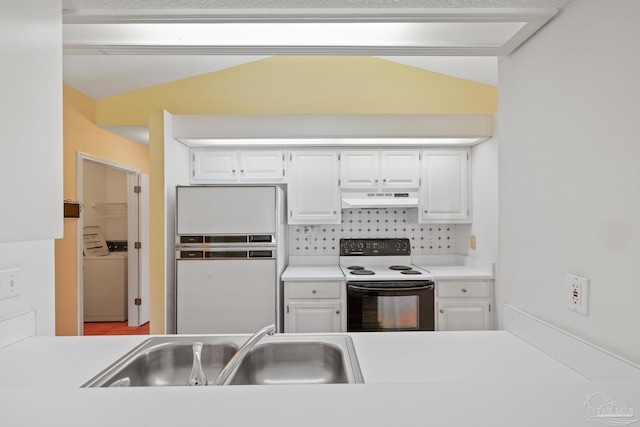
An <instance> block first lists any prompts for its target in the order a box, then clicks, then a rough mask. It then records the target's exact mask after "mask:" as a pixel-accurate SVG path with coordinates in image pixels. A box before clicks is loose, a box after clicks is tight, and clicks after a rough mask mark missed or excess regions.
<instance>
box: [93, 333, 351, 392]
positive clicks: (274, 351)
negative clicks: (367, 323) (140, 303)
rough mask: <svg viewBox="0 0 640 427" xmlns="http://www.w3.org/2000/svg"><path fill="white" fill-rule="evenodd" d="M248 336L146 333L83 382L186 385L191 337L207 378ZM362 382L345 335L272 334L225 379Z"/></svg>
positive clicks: (256, 382)
mask: <svg viewBox="0 0 640 427" xmlns="http://www.w3.org/2000/svg"><path fill="white" fill-rule="evenodd" d="M247 338H248V336H246V335H238V336H235V335H220V336H215V335H208V336H179V337H178V336H175V337H171V336H166V337H154V338H149V339H148V340H146V341H144V342H143V343H141V344H140V345H139V346H137V347H135V348H134V349H133V350H131V351H130V352H129V353H127V354H125V355H124V356H123V357H122V358H120V359H119V360H117V361H116V362H115V363H113V364H112V365H111V366H109V367H107V368H106V369H105V370H104V371H102V372H100V373H99V374H97V375H96V376H95V377H93V378H92V379H91V380H89V381H87V382H86V383H85V384H83V385H82V387H112V386H130V387H136V386H184V385H187V383H188V380H189V375H190V372H191V367H192V362H193V344H194V343H195V342H202V344H203V346H202V367H203V369H204V372H205V374H206V377H207V378H208V379H209V380H212V379H214V378H216V377H217V376H218V374H219V373H220V371H221V370H222V368H223V367H224V366H225V365H226V363H227V362H228V361H229V359H231V357H232V356H233V354H234V353H235V351H236V350H237V349H238V348H239V347H240V346H241V345H242V344H243V343H244V342H245V341H246V340H247ZM362 382H364V380H363V377H362V373H361V371H360V365H359V364H358V359H357V356H356V353H355V348H354V347H353V343H352V341H351V338H350V337H349V336H347V335H341V334H335V335H297V334H292V335H288V334H276V335H274V336H269V337H265V338H264V339H263V340H262V341H261V342H260V344H258V345H256V346H255V347H254V348H253V349H252V350H251V351H250V352H249V353H248V354H247V355H246V357H245V358H244V359H243V360H242V362H241V363H240V364H239V365H238V367H237V369H236V370H235V371H234V372H233V373H232V374H231V375H230V376H229V378H228V379H227V381H225V383H224V384H225V385H232V384H238V385H239V384H246V385H250V384H252V385H260V384H341V383H362Z"/></svg>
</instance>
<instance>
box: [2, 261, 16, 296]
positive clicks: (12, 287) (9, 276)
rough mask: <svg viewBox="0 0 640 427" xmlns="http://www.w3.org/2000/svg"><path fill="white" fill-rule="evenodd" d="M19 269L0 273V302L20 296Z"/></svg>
mask: <svg viewBox="0 0 640 427" xmlns="http://www.w3.org/2000/svg"><path fill="white" fill-rule="evenodd" d="M19 272H20V269H19V268H10V269H8V270H1V271H0V300H3V299H7V298H12V297H17V296H18V295H20V280H19Z"/></svg>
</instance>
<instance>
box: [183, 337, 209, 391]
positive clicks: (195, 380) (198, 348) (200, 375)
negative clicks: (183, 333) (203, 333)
mask: <svg viewBox="0 0 640 427" xmlns="http://www.w3.org/2000/svg"><path fill="white" fill-rule="evenodd" d="M187 385H207V376H206V375H205V374H204V370H203V369H202V343H201V342H195V343H193V365H192V366H191V374H189V380H188V381H187Z"/></svg>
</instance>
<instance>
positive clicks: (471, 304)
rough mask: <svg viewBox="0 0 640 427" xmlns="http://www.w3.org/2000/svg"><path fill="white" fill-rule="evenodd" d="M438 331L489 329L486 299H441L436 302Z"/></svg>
mask: <svg viewBox="0 0 640 427" xmlns="http://www.w3.org/2000/svg"><path fill="white" fill-rule="evenodd" d="M437 309H438V311H437V315H438V330H439V331H483V330H489V329H491V316H490V313H489V302H488V301H455V300H451V301H449V300H447V301H444V300H441V301H438V303H437Z"/></svg>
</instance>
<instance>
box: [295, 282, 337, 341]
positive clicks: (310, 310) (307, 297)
mask: <svg viewBox="0 0 640 427" xmlns="http://www.w3.org/2000/svg"><path fill="white" fill-rule="evenodd" d="M345 292H346V287H345V283H344V282H285V283H284V310H285V312H284V331H285V332H287V333H314V332H345V331H346V319H347V318H346V313H344V305H345V300H346V295H345Z"/></svg>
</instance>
